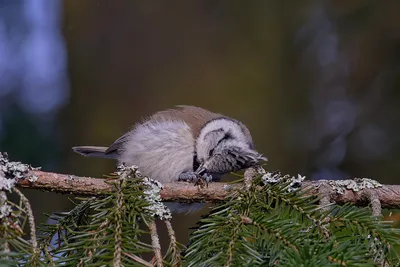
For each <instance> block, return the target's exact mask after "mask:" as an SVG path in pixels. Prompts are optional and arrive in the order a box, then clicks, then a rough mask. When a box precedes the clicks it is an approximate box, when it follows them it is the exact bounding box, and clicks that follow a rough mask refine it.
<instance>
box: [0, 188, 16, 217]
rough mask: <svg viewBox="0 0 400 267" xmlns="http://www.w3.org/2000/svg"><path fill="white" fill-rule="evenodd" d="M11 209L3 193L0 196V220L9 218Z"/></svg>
mask: <svg viewBox="0 0 400 267" xmlns="http://www.w3.org/2000/svg"><path fill="white" fill-rule="evenodd" d="M12 211H13V210H12V208H11V206H10V205H8V204H7V196H6V194H5V193H4V192H1V194H0V219H3V218H6V217H8V216H10V214H11V212H12Z"/></svg>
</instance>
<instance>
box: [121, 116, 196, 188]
mask: <svg viewBox="0 0 400 267" xmlns="http://www.w3.org/2000/svg"><path fill="white" fill-rule="evenodd" d="M194 142H195V141H194V138H193V135H192V132H191V130H190V128H189V126H188V125H187V124H186V123H185V122H184V121H148V122H146V123H143V124H139V125H137V126H136V127H135V128H134V130H133V131H131V134H130V136H129V138H128V139H127V142H126V143H125V144H124V145H123V149H122V153H121V156H120V158H119V162H120V163H125V164H127V165H128V166H129V165H137V166H138V167H139V170H140V171H141V172H142V173H143V174H144V175H146V176H149V177H151V178H153V179H156V180H159V181H160V182H171V181H173V180H177V179H178V176H179V174H181V173H182V172H184V171H192V170H193V150H194Z"/></svg>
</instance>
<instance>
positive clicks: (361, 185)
mask: <svg viewBox="0 0 400 267" xmlns="http://www.w3.org/2000/svg"><path fill="white" fill-rule="evenodd" d="M320 181H321V182H326V183H328V184H329V185H330V186H331V187H332V189H333V191H335V192H336V193H338V194H344V192H345V190H352V191H354V192H358V191H360V190H363V189H369V188H378V187H382V184H380V183H379V182H377V181H375V180H372V179H369V178H354V179H351V180H350V179H348V180H320Z"/></svg>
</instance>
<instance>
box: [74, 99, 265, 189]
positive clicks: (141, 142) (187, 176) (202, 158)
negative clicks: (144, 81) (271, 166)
mask: <svg viewBox="0 0 400 267" xmlns="http://www.w3.org/2000/svg"><path fill="white" fill-rule="evenodd" d="M72 149H73V151H75V152H76V153H79V154H81V155H83V156H86V157H100V158H109V159H115V160H117V162H118V164H125V165H126V166H132V165H135V166H138V169H139V171H140V172H141V173H142V174H143V175H145V176H148V177H150V178H152V179H155V180H157V181H159V182H161V183H169V182H175V181H188V182H196V181H197V180H198V179H200V178H201V179H205V180H206V181H207V182H211V181H219V180H220V178H221V176H222V175H224V174H227V173H230V172H235V171H238V170H241V169H245V168H248V167H252V166H255V165H258V164H259V163H260V162H261V161H267V158H266V157H264V156H263V155H262V154H260V153H259V152H257V151H256V150H255V147H254V143H253V140H252V137H251V134H250V131H249V129H248V128H247V127H246V125H245V124H243V123H242V122H240V121H238V120H236V119H233V118H230V117H228V116H225V115H222V114H219V113H214V112H211V111H209V110H206V109H203V108H200V107H195V106H186V105H179V106H176V107H174V108H171V109H167V110H163V111H159V112H157V113H155V114H153V115H151V116H149V117H148V118H146V119H144V120H142V121H141V122H138V123H136V124H134V126H133V127H132V129H131V130H130V131H128V132H127V133H125V134H124V135H122V136H121V137H120V138H118V139H117V140H116V141H115V142H114V143H112V144H111V145H110V146H108V147H103V146H75V147H73V148H72Z"/></svg>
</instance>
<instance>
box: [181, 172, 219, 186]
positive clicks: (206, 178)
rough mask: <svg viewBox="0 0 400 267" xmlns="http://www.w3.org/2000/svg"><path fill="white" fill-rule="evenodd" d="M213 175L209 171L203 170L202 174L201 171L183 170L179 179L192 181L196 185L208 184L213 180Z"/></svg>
mask: <svg viewBox="0 0 400 267" xmlns="http://www.w3.org/2000/svg"><path fill="white" fill-rule="evenodd" d="M212 178H213V177H212V176H211V174H209V173H207V172H202V173H201V174H200V173H199V172H191V171H189V172H183V173H181V174H180V175H179V177H178V181H184V182H190V183H194V184H195V185H202V184H204V182H205V184H206V185H207V184H208V183H209V182H211V181H212Z"/></svg>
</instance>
